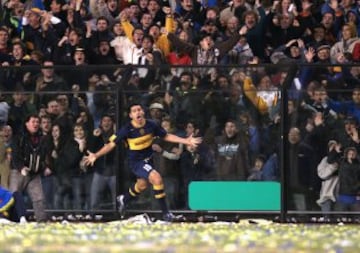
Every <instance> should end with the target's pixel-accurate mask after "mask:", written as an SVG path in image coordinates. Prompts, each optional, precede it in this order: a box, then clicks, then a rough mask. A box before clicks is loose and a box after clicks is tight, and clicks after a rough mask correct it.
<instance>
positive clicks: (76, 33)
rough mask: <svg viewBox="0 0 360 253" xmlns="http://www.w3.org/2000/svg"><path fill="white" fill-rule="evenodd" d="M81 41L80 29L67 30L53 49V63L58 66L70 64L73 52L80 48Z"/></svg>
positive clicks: (72, 60)
mask: <svg viewBox="0 0 360 253" xmlns="http://www.w3.org/2000/svg"><path fill="white" fill-rule="evenodd" d="M81 40H82V31H81V30H80V29H78V28H73V29H68V30H67V32H66V34H65V35H64V36H63V37H62V38H61V39H60V40H59V42H58V43H57V46H56V47H55V49H54V63H55V64H58V65H70V64H72V63H73V62H74V59H73V56H74V53H75V50H76V48H77V47H79V46H80V44H81Z"/></svg>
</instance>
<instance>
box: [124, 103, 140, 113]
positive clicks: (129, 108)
mask: <svg viewBox="0 0 360 253" xmlns="http://www.w3.org/2000/svg"><path fill="white" fill-rule="evenodd" d="M138 105H139V106H141V108H142V105H141V104H140V103H138V102H133V103H131V104H130V105H129V106H128V108H127V112H128V113H130V111H131V108H132V107H133V106H138Z"/></svg>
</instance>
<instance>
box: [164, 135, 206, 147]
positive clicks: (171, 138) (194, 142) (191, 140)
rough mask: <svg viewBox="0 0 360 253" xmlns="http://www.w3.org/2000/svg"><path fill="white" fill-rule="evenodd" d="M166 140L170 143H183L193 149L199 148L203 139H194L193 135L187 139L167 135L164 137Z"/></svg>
mask: <svg viewBox="0 0 360 253" xmlns="http://www.w3.org/2000/svg"><path fill="white" fill-rule="evenodd" d="M164 140H165V141H168V142H175V143H182V144H184V145H189V146H192V147H197V146H198V145H199V144H200V143H201V142H202V138H201V137H193V135H190V136H189V137H187V138H182V137H179V136H176V135H174V134H167V135H166V136H165V137H164Z"/></svg>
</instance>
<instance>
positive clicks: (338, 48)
mask: <svg viewBox="0 0 360 253" xmlns="http://www.w3.org/2000/svg"><path fill="white" fill-rule="evenodd" d="M359 42H360V39H359V37H358V35H357V30H356V26H355V25H354V24H353V23H347V24H344V25H343V27H342V29H341V39H340V41H339V42H336V43H335V44H334V45H333V46H332V47H331V50H330V57H331V62H332V63H347V62H351V61H352V52H353V49H354V47H355V45H356V43H359Z"/></svg>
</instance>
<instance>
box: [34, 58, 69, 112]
mask: <svg viewBox="0 0 360 253" xmlns="http://www.w3.org/2000/svg"><path fill="white" fill-rule="evenodd" d="M29 86H30V87H34V90H35V91H36V92H37V95H36V97H35V99H36V102H35V103H36V105H37V106H39V105H41V104H44V105H45V104H47V102H48V101H49V99H50V98H52V97H54V95H53V94H39V93H40V92H43V91H45V92H56V91H68V90H69V87H68V84H67V83H66V82H65V80H64V79H63V78H62V77H61V76H59V75H57V74H56V73H55V70H54V62H53V61H52V60H49V59H46V60H45V61H44V63H43V65H42V69H41V73H40V74H38V75H36V76H34V77H33V78H31V81H30V85H29Z"/></svg>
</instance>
